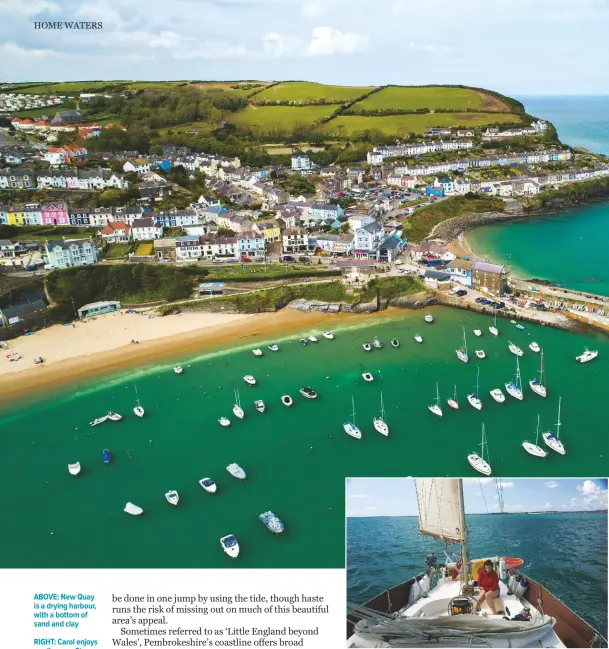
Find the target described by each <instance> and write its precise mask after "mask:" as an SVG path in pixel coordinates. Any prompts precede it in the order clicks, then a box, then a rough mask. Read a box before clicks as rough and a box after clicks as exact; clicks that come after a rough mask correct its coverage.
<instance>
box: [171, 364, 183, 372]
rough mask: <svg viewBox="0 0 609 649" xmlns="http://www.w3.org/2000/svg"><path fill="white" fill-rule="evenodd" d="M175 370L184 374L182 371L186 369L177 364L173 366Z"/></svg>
mask: <svg viewBox="0 0 609 649" xmlns="http://www.w3.org/2000/svg"><path fill="white" fill-rule="evenodd" d="M173 371H174V372H175V373H176V374H182V372H183V371H184V370H183V369H182V368H181V367H180V366H179V365H176V366H175V367H174V368H173Z"/></svg>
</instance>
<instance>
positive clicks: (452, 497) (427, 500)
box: [415, 478, 462, 543]
mask: <svg viewBox="0 0 609 649" xmlns="http://www.w3.org/2000/svg"><path fill="white" fill-rule="evenodd" d="M415 484H416V489H417V501H418V506H419V532H420V533H421V534H426V535H427V536H433V537H434V538H436V539H442V540H444V541H448V542H450V543H458V542H460V541H461V536H462V535H461V504H460V503H461V501H460V498H459V492H460V487H459V480H458V479H455V478H421V479H417V480H415Z"/></svg>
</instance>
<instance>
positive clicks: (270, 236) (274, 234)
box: [256, 221, 281, 241]
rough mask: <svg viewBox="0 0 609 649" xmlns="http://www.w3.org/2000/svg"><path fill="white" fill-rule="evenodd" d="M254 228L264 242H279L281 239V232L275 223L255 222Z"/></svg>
mask: <svg viewBox="0 0 609 649" xmlns="http://www.w3.org/2000/svg"><path fill="white" fill-rule="evenodd" d="M256 227H257V228H258V231H259V232H260V234H261V235H262V238H263V239H264V240H265V241H279V240H280V239H281V230H280V229H279V226H278V225H277V223H273V222H272V221H257V222H256Z"/></svg>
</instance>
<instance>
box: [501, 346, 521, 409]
mask: <svg viewBox="0 0 609 649" xmlns="http://www.w3.org/2000/svg"><path fill="white" fill-rule="evenodd" d="M505 389H506V390H507V393H508V394H509V395H510V396H511V397H514V399H518V400H519V401H522V400H523V399H524V393H523V392H522V380H521V378H520V362H519V361H518V357H516V380H515V381H514V380H512V381H509V382H508V383H506V384H505Z"/></svg>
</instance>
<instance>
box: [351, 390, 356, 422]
mask: <svg viewBox="0 0 609 649" xmlns="http://www.w3.org/2000/svg"><path fill="white" fill-rule="evenodd" d="M351 407H352V409H353V412H352V413H351V417H352V418H353V425H354V426H355V397H354V396H353V395H351Z"/></svg>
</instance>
